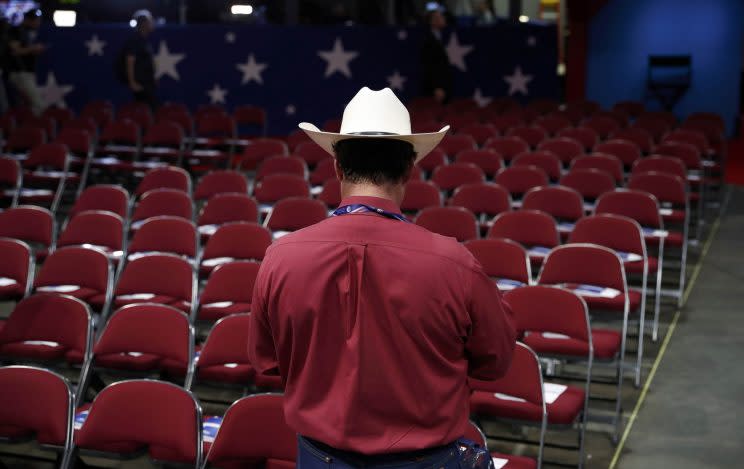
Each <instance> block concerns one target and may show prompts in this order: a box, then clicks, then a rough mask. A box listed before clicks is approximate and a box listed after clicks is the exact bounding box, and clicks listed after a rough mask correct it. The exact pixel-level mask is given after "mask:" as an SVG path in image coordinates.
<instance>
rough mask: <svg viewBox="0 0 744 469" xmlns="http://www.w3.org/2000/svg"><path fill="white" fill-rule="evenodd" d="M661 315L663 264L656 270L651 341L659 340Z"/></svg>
mask: <svg viewBox="0 0 744 469" xmlns="http://www.w3.org/2000/svg"><path fill="white" fill-rule="evenodd" d="M660 314H661V263H659V267H658V268H657V269H656V295H655V296H654V324H653V329H652V332H651V340H653V341H654V342H656V341H657V340H659V315H660Z"/></svg>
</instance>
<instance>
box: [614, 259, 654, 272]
mask: <svg viewBox="0 0 744 469" xmlns="http://www.w3.org/2000/svg"><path fill="white" fill-rule="evenodd" d="M623 265H624V266H625V271H626V272H630V273H633V274H642V273H643V261H634V262H624V263H623ZM658 268H659V259H658V258H656V257H650V256H649V258H648V273H649V275H650V274H653V273H656V269H658Z"/></svg>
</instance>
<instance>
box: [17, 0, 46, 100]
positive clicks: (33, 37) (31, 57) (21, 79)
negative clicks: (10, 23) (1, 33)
mask: <svg viewBox="0 0 744 469" xmlns="http://www.w3.org/2000/svg"><path fill="white" fill-rule="evenodd" d="M40 26H41V10H39V9H36V8H33V9H31V10H29V11H27V12H26V13H24V15H23V21H22V22H21V24H20V25H18V26H16V27H15V28H12V29H11V30H10V32H9V36H8V39H9V41H8V46H9V52H10V60H9V65H10V75H9V77H8V78H9V79H10V82H11V83H12V84H13V86H14V87H15V88H16V90H18V92H19V93H20V94H21V95H22V96H23V97H24V98H25V99H26V100H28V103H29V105H30V106H31V111H32V112H33V113H34V114H36V115H39V114H41V112H42V111H43V110H44V103H43V102H42V100H41V94H40V93H39V88H38V86H36V60H37V58H38V57H39V55H40V54H42V53H43V52H44V51H45V50H46V46H45V45H44V44H40V43H38V42H37V35H38V33H39V27H40Z"/></svg>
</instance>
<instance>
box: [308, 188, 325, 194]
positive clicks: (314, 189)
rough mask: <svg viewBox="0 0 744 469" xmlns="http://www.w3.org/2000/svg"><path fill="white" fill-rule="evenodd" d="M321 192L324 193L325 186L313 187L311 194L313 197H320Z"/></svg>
mask: <svg viewBox="0 0 744 469" xmlns="http://www.w3.org/2000/svg"><path fill="white" fill-rule="evenodd" d="M321 192H323V186H313V187H311V188H310V194H312V195H320V193H321Z"/></svg>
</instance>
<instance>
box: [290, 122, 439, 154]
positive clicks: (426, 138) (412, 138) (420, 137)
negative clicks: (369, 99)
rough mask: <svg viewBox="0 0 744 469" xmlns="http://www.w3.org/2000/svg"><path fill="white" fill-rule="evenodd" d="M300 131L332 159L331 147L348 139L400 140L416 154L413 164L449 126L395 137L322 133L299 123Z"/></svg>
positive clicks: (433, 145) (430, 149) (309, 125)
mask: <svg viewBox="0 0 744 469" xmlns="http://www.w3.org/2000/svg"><path fill="white" fill-rule="evenodd" d="M299 127H300V129H302V130H304V131H305V133H306V134H307V135H308V137H310V138H311V139H312V140H313V141H314V142H315V143H317V144H318V145H320V147H321V148H323V149H324V150H325V151H327V152H328V153H330V154H331V156H333V157H334V158H335V157H336V154H335V153H334V151H333V146H334V145H335V144H336V142H340V141H341V140H348V139H350V138H383V139H392V140H402V141H404V142H408V143H410V144H411V145H413V151H415V152H416V160H415V163H418V162H419V161H421V159H422V158H424V157H425V156H426V155H428V154H429V153H430V152H431V151H432V150H433V149H434V148H435V147H436V146H437V145H439V142H441V141H442V138H444V135H445V134H446V133H447V131H448V130H449V128H450V126H449V125H445V126H444V127H442V129H441V130H439V132H433V133H425V134H410V135H397V134H383V135H360V134H341V133H335V132H323V131H322V130H320V129H319V128H318V127H316V126H315V125H313V124H310V123H309V122H301V123H300V124H299Z"/></svg>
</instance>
